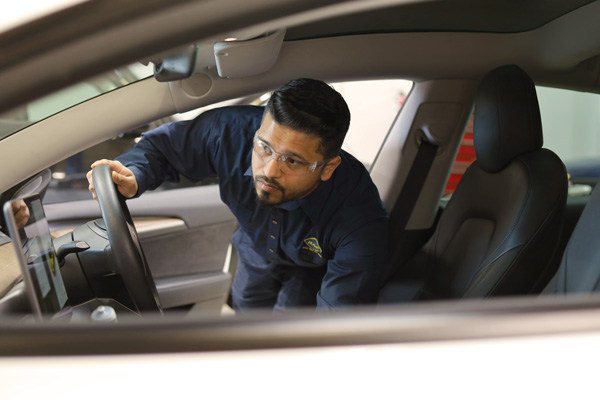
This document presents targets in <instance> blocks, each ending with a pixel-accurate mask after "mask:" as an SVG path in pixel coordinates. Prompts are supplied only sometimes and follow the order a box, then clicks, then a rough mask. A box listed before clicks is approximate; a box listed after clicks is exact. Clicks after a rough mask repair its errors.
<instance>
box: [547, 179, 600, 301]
mask: <svg viewBox="0 0 600 400" xmlns="http://www.w3.org/2000/svg"><path fill="white" fill-rule="evenodd" d="M598 221H600V187H599V186H596V188H595V189H594V191H593V193H592V196H591V197H590V199H589V200H588V202H587V205H586V206H585V208H584V209H583V212H582V213H581V217H580V218H579V221H578V222H577V225H576V226H575V229H574V230H573V234H572V235H571V238H570V239H569V243H568V244H567V247H566V249H565V251H564V253H563V257H562V261H561V263H560V267H559V268H558V271H557V272H556V274H555V275H554V277H553V278H552V280H551V281H550V283H548V285H547V286H546V288H545V289H544V291H543V294H556V295H560V294H562V295H567V294H592V293H595V292H598V291H600V249H599V248H598V243H600V227H599V226H598Z"/></svg>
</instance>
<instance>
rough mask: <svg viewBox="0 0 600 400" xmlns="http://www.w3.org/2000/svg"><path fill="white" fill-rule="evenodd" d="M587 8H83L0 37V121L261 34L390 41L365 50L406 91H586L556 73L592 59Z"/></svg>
mask: <svg viewBox="0 0 600 400" xmlns="http://www.w3.org/2000/svg"><path fill="white" fill-rule="evenodd" d="M598 4H599V1H598V0H573V1H569V2H564V1H560V0H543V1H529V2H514V1H493V0H485V1H476V0H447V1H423V0H421V1H418V0H412V1H408V0H369V1H366V0H360V1H357V0H354V1H349V0H289V1H286V2H283V3H280V2H273V1H270V0H256V1H253V2H247V1H241V0H221V1H219V2H218V4H213V3H212V2H202V1H193V0H170V1H165V0H145V1H142V0H130V1H128V2H118V3H116V2H83V3H81V4H78V5H76V6H73V7H70V8H66V9H64V10H61V11H59V12H56V13H53V14H50V15H47V16H45V17H43V18H40V19H38V20H35V21H32V22H30V23H28V24H25V25H23V26H19V27H17V28H15V29H12V30H10V31H7V32H4V33H3V34H0V49H1V51H2V54H3V57H2V59H0V86H2V87H3V91H2V93H0V111H3V110H6V109H10V108H11V107H13V106H15V105H17V104H22V103H23V102H25V101H27V100H30V99H32V98H35V97H39V96H41V95H43V94H47V93H49V92H51V91H54V90H57V89H59V88H61V87H64V86H65V85H67V84H70V83H72V82H73V80H74V79H75V80H79V79H85V78H88V77H90V76H93V75H95V74H98V73H101V72H104V71H106V70H108V69H110V68H114V67H118V66H121V65H125V64H127V63H131V62H134V61H137V60H140V59H143V58H145V57H148V56H150V55H152V54H154V53H156V52H163V51H166V50H168V49H170V48H173V47H176V46H180V45H182V44H184V43H190V42H193V41H198V40H200V41H204V42H205V43H211V42H214V41H216V40H222V39H223V37H224V35H227V34H228V33H229V32H232V31H236V30H244V29H250V30H253V31H255V30H262V31H265V32H266V31H269V30H273V29H277V28H281V27H286V28H287V34H286V40H287V41H288V42H291V41H299V40H307V39H309V38H328V39H332V38H336V37H337V38H339V37H340V36H344V37H345V36H349V35H353V36H354V37H356V36H359V35H360V36H363V37H365V36H369V37H376V36H377V35H385V34H387V35H389V34H393V35H396V36H395V37H394V40H395V43H397V44H395V45H394V46H391V45H389V44H387V43H386V42H385V40H382V41H381V43H380V44H379V45H377V44H378V42H377V41H374V42H373V43H375V44H376V45H377V46H376V49H375V50H377V51H378V52H379V57H381V56H382V55H381V54H384V55H385V54H395V53H399V52H401V53H402V54H406V59H405V60H404V61H403V66H406V68H405V69H404V70H402V69H398V68H396V66H393V65H392V66H393V67H394V68H396V70H397V73H398V74H400V73H403V74H404V75H405V76H404V77H405V78H409V79H414V80H419V79H421V80H422V79H437V78H448V79H455V78H459V79H460V78H474V79H478V78H480V77H481V76H482V75H483V73H485V71H487V70H489V69H491V68H493V67H495V66H497V65H500V64H503V63H510V62H513V63H519V64H520V65H521V66H522V67H524V68H525V69H526V70H527V71H528V73H529V74H530V75H532V77H533V78H534V80H536V82H538V81H539V82H541V83H543V84H544V83H546V84H556V85H563V86H565V87H572V88H576V89H579V90H589V91H597V90H599V89H598V87H597V86H598V85H595V82H596V80H597V76H596V75H595V74H596V72H595V71H594V72H589V71H588V72H587V74H588V75H590V74H594V76H593V77H591V76H587V75H586V73H585V72H581V74H582V75H586V76H584V77H583V78H582V79H583V80H584V82H581V79H579V78H577V77H574V78H572V79H571V78H570V77H568V76H562V75H561V73H562V72H564V71H569V70H572V69H574V68H575V67H577V65H578V64H580V63H582V62H584V61H586V60H588V59H592V58H593V57H596V56H598V54H600V43H599V42H598V41H597V40H596V38H597V37H599V36H600V26H599V24H597V23H594V21H595V19H594V18H595V16H597V15H598V9H599V5H598ZM439 35H444V36H439ZM219 38H220V39H219ZM340 39H341V38H340ZM382 39H383V36H382ZM396 39H397V40H396ZM90 49H98V51H97V52H94V51H90ZM469 54H471V55H472V56H471V57H472V59H468V55H469ZM369 56H370V54H369ZM379 63H381V62H379ZM424 66H425V67H424ZM362 69H363V70H364V68H362ZM588 69H589V65H588ZM400 71H402V72H400ZM379 75H381V76H389V75H392V74H391V73H390V72H387V71H383V72H381V73H380V74H379ZM23 76H27V79H22V77H23ZM592 81H593V82H594V84H591V83H590V82H592Z"/></svg>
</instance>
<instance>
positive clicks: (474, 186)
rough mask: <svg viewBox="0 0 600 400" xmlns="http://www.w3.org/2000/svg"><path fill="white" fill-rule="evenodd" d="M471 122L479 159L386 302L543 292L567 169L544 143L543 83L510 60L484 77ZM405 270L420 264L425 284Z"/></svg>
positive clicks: (554, 258) (554, 256) (553, 264)
mask: <svg viewBox="0 0 600 400" xmlns="http://www.w3.org/2000/svg"><path fill="white" fill-rule="evenodd" d="M473 128H474V129H473V137H474V146H475V152H476V155H477V161H476V162H474V163H473V164H472V165H471V166H470V167H469V168H468V169H467V171H466V172H465V174H464V176H463V177H462V179H461V181H460V183H459V185H458V187H457V188H456V191H455V192H454V194H453V196H452V198H451V200H450V202H449V203H448V205H447V207H446V209H445V210H444V212H443V213H442V215H441V217H440V219H439V222H438V225H437V226H436V228H435V231H434V233H433V235H432V237H431V238H430V240H429V241H428V242H427V243H426V244H425V245H424V246H423V248H422V249H421V250H420V251H419V252H417V254H416V255H415V256H414V257H412V258H411V259H410V260H409V261H408V263H407V264H406V265H404V266H402V267H400V268H399V270H398V272H397V273H396V275H395V276H394V277H392V279H391V280H390V281H388V283H387V284H386V285H384V287H383V289H382V291H381V293H380V303H390V302H398V301H410V300H424V299H447V298H453V299H458V298H483V297H488V296H497V295H516V294H528V293H536V292H537V293H539V292H540V291H541V290H542V289H543V288H544V286H545V285H546V283H547V282H548V281H549V280H550V278H551V277H552V275H553V274H554V272H555V271H556V269H557V267H558V261H559V257H560V255H559V254H558V252H559V251H560V250H558V249H557V243H558V241H559V236H560V230H561V226H562V218H563V214H564V208H565V203H566V195H567V175H566V171H565V167H564V165H563V163H562V161H561V160H560V159H559V158H558V156H557V155H556V154H554V153H553V152H552V151H550V150H547V149H542V126H541V118H540V111H539V106H538V101H537V95H536V92H535V86H534V84H533V82H532V81H531V79H530V78H529V76H528V75H527V74H526V73H525V72H524V71H523V70H522V69H520V68H519V67H517V66H514V65H512V66H504V67H500V68H497V69H495V70H493V71H491V72H490V73H488V74H487V75H486V76H485V77H484V78H483V80H482V81H481V84H480V87H479V89H478V92H477V94H476V98H475V120H474V127H473ZM405 271H419V272H420V274H421V276H422V281H421V282H420V284H419V285H418V286H417V287H418V289H417V290H413V289H414V288H415V286H414V285H410V284H407V282H406V281H404V280H403V277H405V276H406V274H405Z"/></svg>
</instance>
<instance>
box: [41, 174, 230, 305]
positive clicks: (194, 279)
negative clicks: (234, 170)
mask: <svg viewBox="0 0 600 400" xmlns="http://www.w3.org/2000/svg"><path fill="white" fill-rule="evenodd" d="M127 205H128V207H129V210H130V212H131V215H132V217H133V219H134V222H135V225H136V229H137V230H138V233H139V236H140V242H141V245H142V248H143V250H144V254H145V256H146V260H147V261H148V265H149V267H150V270H151V271H152V275H153V277H154V278H155V280H156V286H157V289H158V292H159V297H160V299H161V302H163V303H164V304H163V306H164V307H165V308H172V307H180V306H184V305H195V307H194V308H195V309H202V310H207V309H210V310H213V311H216V310H220V309H221V306H222V305H223V303H224V300H225V297H226V295H227V294H228V291H229V286H230V281H231V277H230V275H229V273H228V272H226V271H227V269H225V271H224V264H225V261H226V259H227V254H228V247H229V244H230V243H231V236H232V234H233V232H234V230H235V227H236V220H235V218H234V216H233V214H232V213H231V212H230V211H229V209H228V208H227V206H225V205H224V204H223V203H222V202H221V199H220V196H219V189H218V186H217V185H211V186H201V187H194V188H187V189H176V190H169V191H157V192H147V193H145V194H144V195H142V196H141V197H139V198H137V199H132V200H128V201H127ZM45 211H46V214H47V218H48V221H49V223H50V229H51V231H53V232H54V234H59V235H61V234H64V233H66V232H68V231H69V230H70V229H73V228H74V227H76V226H79V225H81V224H83V223H85V222H87V221H89V220H91V219H96V218H99V217H100V208H99V206H98V203H97V202H96V201H95V200H83V201H74V202H66V203H54V204H47V205H45Z"/></svg>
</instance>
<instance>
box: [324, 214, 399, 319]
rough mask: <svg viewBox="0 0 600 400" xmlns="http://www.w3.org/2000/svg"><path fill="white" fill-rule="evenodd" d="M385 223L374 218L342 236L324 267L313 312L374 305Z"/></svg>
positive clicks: (382, 260) (382, 263)
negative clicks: (325, 269) (325, 267)
mask: <svg viewBox="0 0 600 400" xmlns="http://www.w3.org/2000/svg"><path fill="white" fill-rule="evenodd" d="M387 229H388V219H387V218H384V217H382V218H377V219H375V220H373V221H371V222H369V223H367V224H365V225H363V226H361V227H360V228H358V229H356V230H354V231H352V232H351V233H349V234H348V235H346V236H345V237H344V238H343V240H342V241H341V243H340V245H339V246H338V247H337V249H336V250H335V256H334V257H333V259H331V260H329V261H328V263H327V271H326V273H325V276H324V278H323V281H322V284H321V289H320V291H319V293H318V294H317V309H318V310H320V311H321V310H328V309H334V308H337V307H343V306H355V305H359V304H371V303H376V302H377V296H378V294H379V285H380V278H381V274H382V272H383V270H384V267H385V262H386V260H387V248H388V238H387Z"/></svg>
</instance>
